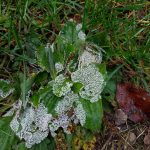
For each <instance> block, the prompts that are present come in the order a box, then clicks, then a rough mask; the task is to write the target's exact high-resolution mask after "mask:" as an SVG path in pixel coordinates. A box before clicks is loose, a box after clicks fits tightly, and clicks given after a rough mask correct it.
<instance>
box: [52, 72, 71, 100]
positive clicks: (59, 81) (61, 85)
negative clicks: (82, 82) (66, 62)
mask: <svg viewBox="0 0 150 150" xmlns="http://www.w3.org/2000/svg"><path fill="white" fill-rule="evenodd" d="M71 86H72V83H71V82H69V81H67V79H66V78H65V77H64V75H63V74H60V75H59V76H57V77H56V78H55V80H54V83H53V93H54V94H55V95H56V96H58V97H61V96H64V95H66V94H67V93H68V92H69V91H71Z"/></svg>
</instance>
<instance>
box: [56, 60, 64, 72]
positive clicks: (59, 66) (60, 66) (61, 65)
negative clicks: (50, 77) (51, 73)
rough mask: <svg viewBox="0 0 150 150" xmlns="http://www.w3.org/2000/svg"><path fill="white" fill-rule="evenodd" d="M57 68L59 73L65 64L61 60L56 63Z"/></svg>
mask: <svg viewBox="0 0 150 150" xmlns="http://www.w3.org/2000/svg"><path fill="white" fill-rule="evenodd" d="M55 69H56V71H57V73H59V72H61V71H62V70H63V69H64V67H63V64H62V63H60V62H57V63H55Z"/></svg>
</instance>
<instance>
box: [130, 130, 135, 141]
mask: <svg viewBox="0 0 150 150" xmlns="http://www.w3.org/2000/svg"><path fill="white" fill-rule="evenodd" d="M135 140H136V135H135V134H134V133H133V132H130V133H129V142H130V143H134V142H135Z"/></svg>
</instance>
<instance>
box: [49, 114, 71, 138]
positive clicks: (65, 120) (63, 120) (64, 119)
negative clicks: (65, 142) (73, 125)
mask: <svg viewBox="0 0 150 150" xmlns="http://www.w3.org/2000/svg"><path fill="white" fill-rule="evenodd" d="M69 124H70V119H69V117H68V116H67V115H65V114H61V115H60V116H59V117H58V119H55V120H53V122H52V123H51V124H50V125H49V129H50V131H51V135H52V136H53V137H54V136H55V135H56V133H55V131H57V130H58V128H60V127H61V128H63V130H64V132H65V133H67V134H68V133H69V132H68V130H67V128H68V126H69Z"/></svg>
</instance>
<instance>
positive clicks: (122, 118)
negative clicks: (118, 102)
mask: <svg viewBox="0 0 150 150" xmlns="http://www.w3.org/2000/svg"><path fill="white" fill-rule="evenodd" d="M127 118H128V117H127V115H126V114H125V113H124V112H123V111H122V110H121V109H117V110H116V112H115V124H116V125H118V126H119V125H122V124H125V123H126V121H127Z"/></svg>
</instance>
